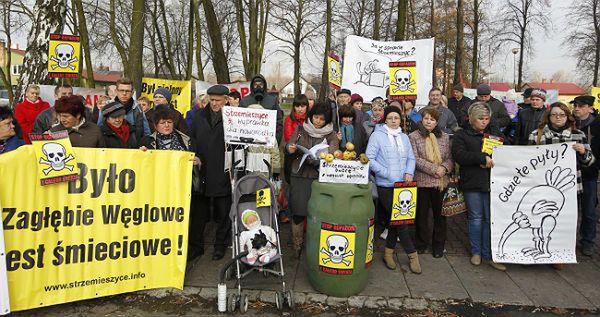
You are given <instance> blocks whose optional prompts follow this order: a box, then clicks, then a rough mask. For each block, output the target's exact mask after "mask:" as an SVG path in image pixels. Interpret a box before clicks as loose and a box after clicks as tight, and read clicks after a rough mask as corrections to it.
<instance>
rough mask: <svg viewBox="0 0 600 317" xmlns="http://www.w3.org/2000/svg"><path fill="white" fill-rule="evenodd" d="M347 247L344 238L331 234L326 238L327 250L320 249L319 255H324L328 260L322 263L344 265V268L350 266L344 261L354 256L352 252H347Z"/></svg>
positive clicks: (346, 241)
mask: <svg viewBox="0 0 600 317" xmlns="http://www.w3.org/2000/svg"><path fill="white" fill-rule="evenodd" d="M348 245H349V243H348V239H347V238H346V237H344V236H341V235H337V234H333V235H330V236H329V237H327V249H325V248H321V253H324V254H326V255H327V256H329V258H325V259H323V263H325V264H326V263H328V262H331V263H335V264H340V263H344V264H345V265H346V266H350V261H346V260H344V259H345V258H347V257H349V256H351V255H354V253H353V252H352V250H348Z"/></svg>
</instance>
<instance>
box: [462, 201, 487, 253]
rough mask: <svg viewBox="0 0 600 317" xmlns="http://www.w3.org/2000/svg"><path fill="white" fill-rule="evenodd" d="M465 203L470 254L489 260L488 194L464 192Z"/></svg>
mask: <svg viewBox="0 0 600 317" xmlns="http://www.w3.org/2000/svg"><path fill="white" fill-rule="evenodd" d="M464 194H465V202H466V203H467V208H468V209H469V211H468V212H469V214H468V216H469V242H470V243H471V254H472V255H480V256H481V258H482V259H484V260H491V259H492V253H491V251H490V248H491V241H490V240H491V236H490V193H489V192H472V191H465V192H464Z"/></svg>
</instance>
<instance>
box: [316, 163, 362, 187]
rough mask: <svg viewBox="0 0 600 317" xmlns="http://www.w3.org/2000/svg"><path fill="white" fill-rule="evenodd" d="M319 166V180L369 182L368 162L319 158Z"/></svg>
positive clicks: (323, 181)
mask: <svg viewBox="0 0 600 317" xmlns="http://www.w3.org/2000/svg"><path fill="white" fill-rule="evenodd" d="M320 165H321V166H320V168H319V182H321V183H339V184H367V183H369V163H367V164H363V163H361V162H360V161H344V160H333V161H332V162H330V163H329V162H327V161H325V160H321V163H320Z"/></svg>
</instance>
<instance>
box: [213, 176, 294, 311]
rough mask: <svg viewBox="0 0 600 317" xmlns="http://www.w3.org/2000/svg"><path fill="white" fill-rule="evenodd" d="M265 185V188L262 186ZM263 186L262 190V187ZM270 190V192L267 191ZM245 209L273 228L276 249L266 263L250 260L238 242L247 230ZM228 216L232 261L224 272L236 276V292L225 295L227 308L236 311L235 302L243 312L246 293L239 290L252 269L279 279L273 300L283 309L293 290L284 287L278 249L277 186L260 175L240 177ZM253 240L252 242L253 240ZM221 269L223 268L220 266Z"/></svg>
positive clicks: (246, 306) (290, 301)
mask: <svg viewBox="0 0 600 317" xmlns="http://www.w3.org/2000/svg"><path fill="white" fill-rule="evenodd" d="M264 189H268V191H267V190H264ZM263 190H264V191H263ZM269 191H270V193H268V192H269ZM265 195H270V197H268V198H270V204H268V206H267V205H265V206H261V207H257V205H258V204H257V199H259V200H262V199H266V198H267V197H263V196H265ZM245 210H252V211H256V213H258V216H259V217H260V219H262V225H264V226H268V227H270V228H272V229H273V230H274V236H275V239H276V243H275V244H276V246H274V247H276V249H277V252H276V254H274V255H273V256H272V257H270V258H269V260H268V261H267V262H266V263H263V262H261V261H256V262H252V261H249V260H248V258H249V256H248V257H247V255H248V252H247V251H246V250H244V249H242V246H240V240H241V238H242V233H243V232H244V231H246V226H245V224H244V223H243V220H242V213H243V212H244V211H245ZM229 217H230V218H231V221H232V238H233V239H232V244H233V251H232V261H233V262H234V263H235V265H232V264H233V263H232V262H230V263H229V264H228V266H229V267H228V268H227V267H224V268H223V269H225V270H226V271H225V274H224V275H225V276H226V277H231V278H235V279H236V286H237V292H234V293H233V294H230V295H229V297H228V298H227V310H229V311H230V312H233V311H235V309H236V307H237V305H239V307H240V311H241V312H242V313H245V312H246V311H247V310H248V296H247V294H243V293H242V279H243V278H245V277H246V276H248V275H250V274H251V273H252V272H259V273H263V275H264V276H265V277H268V276H271V275H274V276H276V277H278V278H279V279H280V281H281V291H275V304H276V306H277V308H278V309H283V307H284V303H286V302H287V304H288V306H289V307H290V308H293V306H294V295H293V293H292V290H287V289H286V285H285V280H284V276H285V272H284V269H283V254H282V252H281V241H280V238H279V224H278V222H277V220H278V209H277V199H276V188H275V186H274V184H273V183H271V182H270V181H269V180H268V179H267V178H266V177H264V176H262V175H254V174H250V175H246V176H244V177H242V178H241V179H239V180H238V181H237V182H236V184H235V186H234V190H233V197H232V205H231V211H230V213H229ZM253 243H254V242H253ZM223 269H222V270H223Z"/></svg>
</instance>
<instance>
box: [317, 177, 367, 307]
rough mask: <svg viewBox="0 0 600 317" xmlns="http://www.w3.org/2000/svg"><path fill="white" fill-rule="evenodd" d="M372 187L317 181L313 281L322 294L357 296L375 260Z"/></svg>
mask: <svg viewBox="0 0 600 317" xmlns="http://www.w3.org/2000/svg"><path fill="white" fill-rule="evenodd" d="M371 186H372V185H371V184H368V185H354V184H330V183H320V182H318V181H314V182H313V184H312V194H311V197H310V201H309V202H308V228H307V233H306V255H305V256H306V260H307V264H308V279H309V281H310V283H311V285H312V286H313V287H314V288H315V289H316V290H317V291H319V292H321V293H324V294H327V295H330V296H336V297H348V296H352V295H355V294H358V293H359V292H360V291H362V290H363V289H364V288H365V286H366V285H367V281H368V278H369V267H370V266H371V263H372V262H373V236H374V230H373V229H374V223H375V222H374V218H373V217H374V213H375V211H374V210H375V207H374V205H373V197H372V194H371Z"/></svg>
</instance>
